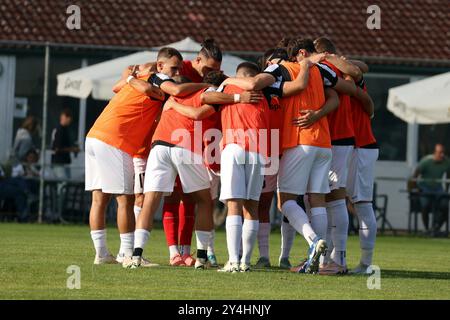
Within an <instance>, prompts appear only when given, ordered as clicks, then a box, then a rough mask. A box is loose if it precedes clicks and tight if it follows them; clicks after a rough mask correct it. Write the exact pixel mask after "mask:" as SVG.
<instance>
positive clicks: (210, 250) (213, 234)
mask: <svg viewBox="0 0 450 320" xmlns="http://www.w3.org/2000/svg"><path fill="white" fill-rule="evenodd" d="M215 238H216V230H215V229H212V230H211V238H210V239H209V245H208V256H212V255H214V240H215Z"/></svg>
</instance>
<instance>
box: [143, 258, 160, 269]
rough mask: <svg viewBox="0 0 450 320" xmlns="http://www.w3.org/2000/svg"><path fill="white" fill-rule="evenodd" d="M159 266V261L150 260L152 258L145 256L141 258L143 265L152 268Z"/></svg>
mask: <svg viewBox="0 0 450 320" xmlns="http://www.w3.org/2000/svg"><path fill="white" fill-rule="evenodd" d="M158 266H159V264H157V263H153V262H150V260H148V259H146V258H144V257H142V258H141V267H144V268H152V267H158Z"/></svg>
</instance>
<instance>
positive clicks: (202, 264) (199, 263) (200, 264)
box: [194, 258, 208, 269]
mask: <svg viewBox="0 0 450 320" xmlns="http://www.w3.org/2000/svg"><path fill="white" fill-rule="evenodd" d="M207 263H208V260H207V259H203V258H197V259H195V265H194V268H195V269H206V267H207V265H206V264H207Z"/></svg>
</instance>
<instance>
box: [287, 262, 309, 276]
mask: <svg viewBox="0 0 450 320" xmlns="http://www.w3.org/2000/svg"><path fill="white" fill-rule="evenodd" d="M306 261H307V260H306V259H304V260H303V261H300V263H299V264H298V266H295V267H291V268H289V271H291V272H295V273H303V272H302V270H304V267H305V263H306Z"/></svg>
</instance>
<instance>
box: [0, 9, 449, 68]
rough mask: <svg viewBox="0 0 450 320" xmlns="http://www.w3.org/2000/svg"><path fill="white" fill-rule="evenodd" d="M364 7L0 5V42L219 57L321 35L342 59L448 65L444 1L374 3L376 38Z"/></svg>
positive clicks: (447, 11)
mask: <svg viewBox="0 0 450 320" xmlns="http://www.w3.org/2000/svg"><path fill="white" fill-rule="evenodd" d="M71 4H77V5H79V6H80V8H81V30H69V29H68V28H67V27H66V20H67V17H68V16H69V15H68V14H67V13H66V9H67V7H68V6H69V5H71ZM371 4H373V1H366V0H363V1H353V0H334V1H326V0H303V1H300V0H285V1H276V0H264V1H261V0H245V1H243V0H227V1H217V0H216V1H213V0H210V1H206V0H171V1H165V0H133V1H127V0H120V1H119V0H95V1H87V0H85V1H81V0H79V1H61V0H39V1H36V0H34V1H32V0H2V1H1V2H0V12H1V16H0V40H21V41H38V42H44V41H50V42H55V43H71V44H88V45H108V46H128V47H145V48H149V47H155V46H161V45H164V44H167V43H171V42H175V41H178V40H181V39H183V38H185V37H187V36H189V37H191V38H193V39H194V40H196V41H198V42H201V41H202V39H204V38H205V37H207V36H212V37H214V38H215V39H216V40H218V42H219V43H220V44H221V46H222V48H223V50H224V51H264V50H265V49H267V48H269V47H272V46H274V45H275V44H276V43H277V42H278V41H279V40H280V38H282V37H283V36H297V35H299V36H310V37H317V36H320V35H326V36H329V37H330V38H331V39H333V40H334V42H335V44H336V45H337V47H338V48H339V50H340V51H341V52H342V53H344V54H346V55H350V56H363V57H385V58H394V60H396V63H400V64H411V63H412V60H417V59H418V60H421V61H419V63H420V64H436V63H437V64H444V65H450V59H449V57H450V51H449V50H450V49H449V40H448V39H449V38H450V10H449V4H448V1H447V0H403V1H378V5H379V6H380V8H381V29H380V30H369V29H368V28H367V27H366V20H367V18H368V17H369V14H368V13H367V12H366V10H367V7H368V6H369V5H371ZM410 59H411V61H409V60H410ZM427 60H432V61H431V62H427ZM416 63H417V61H416Z"/></svg>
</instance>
